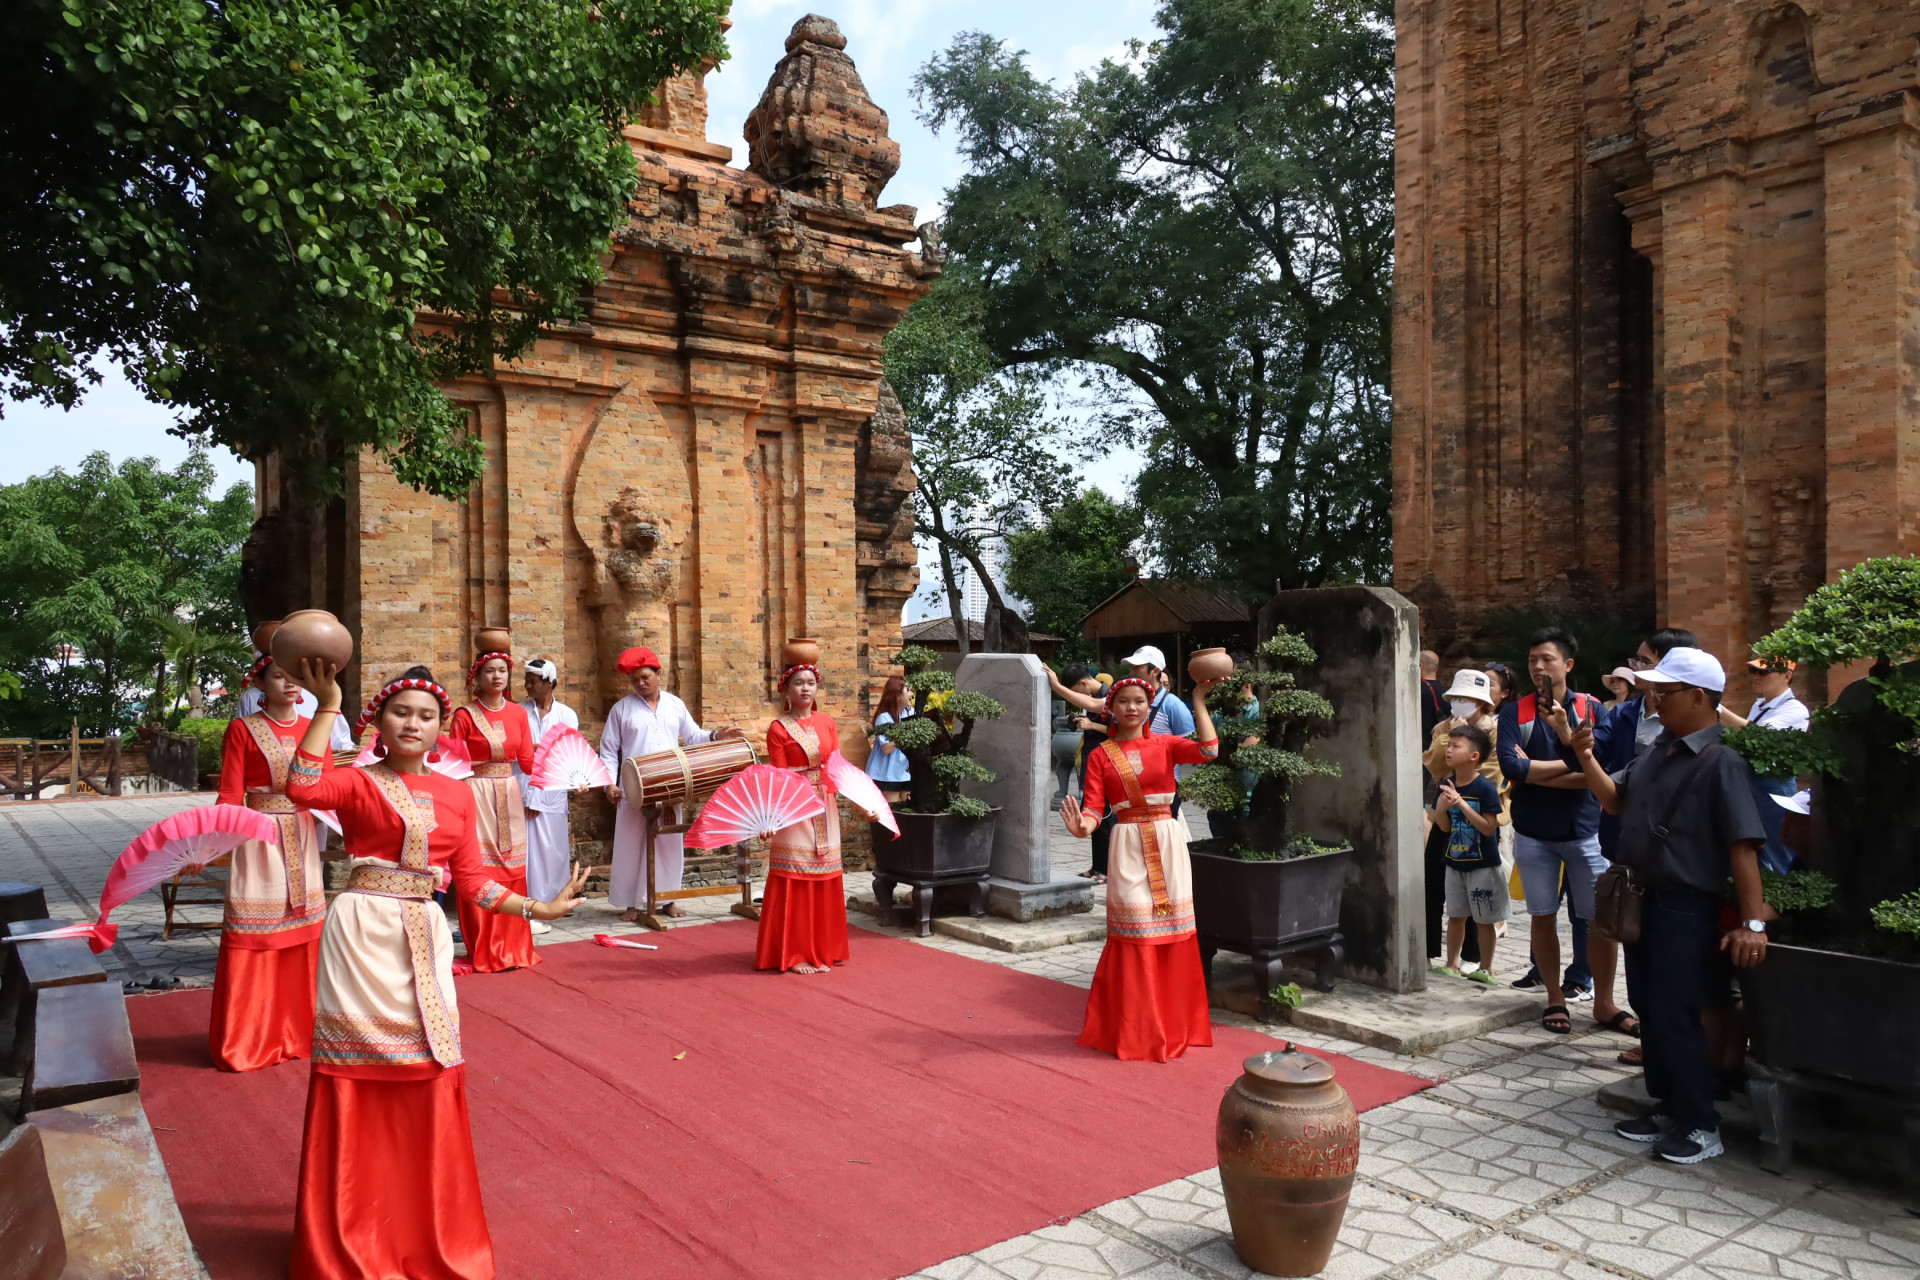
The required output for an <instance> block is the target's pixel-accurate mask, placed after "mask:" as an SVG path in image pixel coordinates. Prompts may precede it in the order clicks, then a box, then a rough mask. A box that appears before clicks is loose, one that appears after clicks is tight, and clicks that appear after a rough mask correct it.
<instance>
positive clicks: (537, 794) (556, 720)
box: [513, 698, 580, 813]
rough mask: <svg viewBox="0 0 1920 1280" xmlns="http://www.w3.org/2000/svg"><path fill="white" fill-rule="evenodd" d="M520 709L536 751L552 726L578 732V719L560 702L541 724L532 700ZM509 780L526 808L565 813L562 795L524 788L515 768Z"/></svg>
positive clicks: (523, 778) (555, 702) (522, 777)
mask: <svg viewBox="0 0 1920 1280" xmlns="http://www.w3.org/2000/svg"><path fill="white" fill-rule="evenodd" d="M520 708H521V710H523V711H525V712H526V713H527V727H528V728H529V729H531V730H533V746H534V750H536V751H537V750H539V749H540V739H542V738H544V737H546V736H547V730H549V729H551V728H553V726H555V725H557V724H563V725H565V726H567V728H569V729H578V728H579V727H580V717H579V716H577V715H575V714H574V713H573V708H572V707H570V706H568V705H567V704H566V703H564V702H562V701H560V700H559V699H558V698H555V699H554V700H553V705H552V706H551V707H548V708H547V716H546V719H544V720H543V719H541V718H540V704H539V703H537V702H535V701H534V700H533V699H532V698H528V699H527V700H526V701H525V702H522V703H521V704H520ZM513 776H514V777H516V778H518V779H520V794H521V795H522V796H523V797H524V798H525V800H526V805H527V808H529V809H533V810H537V811H538V812H540V813H565V812H566V811H567V793H566V792H564V791H536V790H535V789H534V788H532V787H530V786H528V785H527V775H526V774H524V773H522V772H520V766H519V765H517V764H516V765H514V766H513Z"/></svg>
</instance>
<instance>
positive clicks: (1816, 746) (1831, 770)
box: [1723, 708, 1841, 778]
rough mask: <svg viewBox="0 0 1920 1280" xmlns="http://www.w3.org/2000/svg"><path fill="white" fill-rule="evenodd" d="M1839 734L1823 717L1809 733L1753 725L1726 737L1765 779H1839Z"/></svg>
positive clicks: (1807, 731)
mask: <svg viewBox="0 0 1920 1280" xmlns="http://www.w3.org/2000/svg"><path fill="white" fill-rule="evenodd" d="M1823 710H1824V708H1823ZM1836 732H1837V728H1836V726H1835V723H1834V720H1833V718H1832V717H1831V716H1821V717H1819V718H1818V719H1817V720H1816V721H1815V722H1814V724H1813V725H1812V726H1811V727H1810V728H1809V729H1807V730H1805V731H1801V730H1797V729H1769V728H1767V727H1766V726H1765V725H1754V724H1749V725H1743V726H1741V727H1740V728H1738V729H1728V730H1727V731H1726V732H1725V734H1724V735H1723V737H1724V738H1725V741H1726V744H1727V745H1728V746H1730V747H1732V748H1733V749H1734V750H1735V751H1738V752H1739V753H1740V754H1741V756H1742V757H1743V758H1745V760H1746V762H1747V764H1748V765H1750V766H1751V767H1752V769H1753V771H1754V772H1755V773H1757V774H1759V775H1760V776H1761V777H1763V778H1792V777H1796V776H1798V775H1800V774H1815V773H1821V774H1825V775H1826V776H1828V777H1830V778H1837V777H1840V776H1841V764H1840V750H1839V747H1838V746H1837V745H1836V742H1835V734H1836Z"/></svg>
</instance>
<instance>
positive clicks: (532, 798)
mask: <svg viewBox="0 0 1920 1280" xmlns="http://www.w3.org/2000/svg"><path fill="white" fill-rule="evenodd" d="M559 682H560V668H559V667H557V666H555V665H554V662H553V659H551V658H528V659H527V663H526V689H527V700H526V701H525V702H522V703H521V704H520V707H521V709H522V710H523V711H525V712H526V713H527V726H528V727H529V728H530V729H532V730H533V740H534V742H535V744H536V745H537V744H538V743H539V741H540V740H541V739H542V738H544V737H546V735H547V730H549V729H551V728H553V727H554V726H555V725H565V726H566V727H567V728H569V729H573V730H575V731H578V730H579V728H580V717H579V716H577V715H575V714H574V711H573V708H572V707H570V706H568V705H567V704H566V703H564V702H560V701H557V700H556V699H555V698H554V696H553V691H554V686H556V685H557V684H558V683H559ZM513 772H514V775H515V776H516V777H518V778H519V779H520V793H521V795H522V796H524V797H525V799H526V805H527V892H528V893H530V894H532V895H533V896H534V898H536V899H537V900H538V901H541V902H545V901H546V900H547V899H548V898H551V897H552V896H553V895H554V893H556V892H558V891H559V890H560V889H563V888H565V887H566V884H567V872H568V871H569V869H570V867H569V864H570V862H571V854H572V852H573V850H572V848H571V847H570V846H571V843H572V842H571V840H570V839H569V836H570V834H571V833H570V832H569V830H568V823H567V793H566V792H564V791H536V790H535V789H534V788H533V787H531V786H529V785H528V782H527V778H526V775H524V774H522V773H521V772H520V769H519V767H518V766H517V765H516V766H515V767H514V771H513ZM549 928H551V926H544V925H543V924H542V922H541V921H538V920H536V921H534V922H533V931H534V932H535V933H546V932H547V931H548V929H549Z"/></svg>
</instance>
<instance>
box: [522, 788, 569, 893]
mask: <svg viewBox="0 0 1920 1280" xmlns="http://www.w3.org/2000/svg"><path fill="white" fill-rule="evenodd" d="M568 834H569V833H568V830H567V811H566V810H564V809H562V810H561V811H560V812H558V813H529V814H528V815H527V892H528V893H529V894H531V895H532V896H533V897H534V899H535V900H536V901H539V902H546V901H548V900H549V899H551V898H552V897H553V895H554V894H556V893H558V892H560V891H561V890H562V889H564V888H566V887H567V868H568V865H569V862H570V857H569V855H570V854H571V853H572V852H573V851H572V849H571V848H569V842H568V839H567V837H568Z"/></svg>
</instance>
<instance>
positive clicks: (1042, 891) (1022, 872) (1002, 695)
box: [953, 653, 1093, 920]
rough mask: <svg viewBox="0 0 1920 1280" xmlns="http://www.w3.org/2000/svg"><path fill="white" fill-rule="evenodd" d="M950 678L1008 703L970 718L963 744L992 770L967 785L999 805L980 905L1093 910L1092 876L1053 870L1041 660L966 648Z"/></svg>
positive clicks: (1010, 910)
mask: <svg viewBox="0 0 1920 1280" xmlns="http://www.w3.org/2000/svg"><path fill="white" fill-rule="evenodd" d="M953 682H954V687H955V688H957V689H962V690H966V691H968V692H971V693H984V694H986V695H987V696H988V697H989V698H992V699H993V700H994V701H996V702H998V703H1000V705H1002V706H1003V707H1005V708H1006V709H1007V710H1006V714H1005V715H1002V716H1001V717H999V718H998V719H996V720H981V721H977V722H976V723H975V724H974V726H973V740H972V742H971V744H970V745H971V747H972V750H973V754H974V755H975V756H976V757H977V758H978V759H979V761H980V763H981V764H984V765H985V766H986V767H987V768H989V769H991V770H992V771H993V772H994V774H995V775H996V777H995V780H994V781H992V782H989V783H977V782H976V783H969V784H968V786H967V790H968V792H969V793H970V794H972V795H976V796H979V797H980V798H981V799H982V800H985V801H986V802H987V803H988V804H991V805H996V806H998V807H999V809H1000V821H999V823H998V825H997V826H996V827H995V829H994V835H993V877H992V879H991V881H990V882H989V885H988V889H987V910H989V911H991V912H992V913H993V914H994V915H997V916H1005V917H1007V918H1008V919H1010V920H1033V919H1037V918H1039V917H1041V916H1050V915H1063V914H1066V913H1069V912H1075V911H1091V910H1093V882H1092V881H1091V880H1086V879H1082V878H1080V877H1078V876H1071V877H1067V878H1064V879H1055V877H1054V874H1053V858H1052V851H1051V849H1050V848H1049V835H1048V804H1047V802H1048V800H1049V799H1050V798H1051V796H1052V792H1053V778H1052V763H1053V762H1052V755H1051V752H1052V739H1053V717H1052V714H1051V712H1052V706H1051V697H1052V695H1051V694H1050V693H1049V692H1048V689H1047V673H1046V668H1044V667H1042V666H1041V665H1040V659H1038V658H1036V657H1034V656H1033V655H1032V654H1030V653H976V654H969V655H968V656H967V657H966V658H964V659H963V660H962V661H961V663H960V668H959V670H958V671H956V672H954V677H953Z"/></svg>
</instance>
